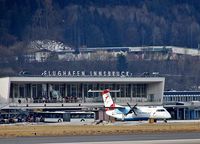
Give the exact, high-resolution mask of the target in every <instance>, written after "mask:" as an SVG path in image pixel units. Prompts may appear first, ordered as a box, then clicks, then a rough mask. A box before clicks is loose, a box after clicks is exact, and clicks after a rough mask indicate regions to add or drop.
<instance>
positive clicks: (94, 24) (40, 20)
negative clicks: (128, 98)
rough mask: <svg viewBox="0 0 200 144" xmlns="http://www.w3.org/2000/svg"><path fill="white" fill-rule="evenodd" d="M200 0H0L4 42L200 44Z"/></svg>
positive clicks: (0, 39) (1, 40)
mask: <svg viewBox="0 0 200 144" xmlns="http://www.w3.org/2000/svg"><path fill="white" fill-rule="evenodd" d="M199 3H200V2H199V1H198V0H176V1H174V0H167V1H163V0H153V1H151V0H134V1H132V0H0V44H1V45H3V46H10V45H12V44H14V43H15V42H18V41H26V42H27V41H28V42H29V41H31V40H37V39H53V40H58V41H62V42H64V43H65V44H67V45H70V46H72V47H82V46H87V47H97V46H141V45H175V46H184V47H194V48H197V47H198V43H200V4H199Z"/></svg>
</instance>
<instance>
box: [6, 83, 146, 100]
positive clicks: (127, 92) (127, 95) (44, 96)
mask: <svg viewBox="0 0 200 144" xmlns="http://www.w3.org/2000/svg"><path fill="white" fill-rule="evenodd" d="M90 89H91V90H104V89H111V90H119V89H120V92H118V93H111V95H112V97H113V100H114V101H117V102H125V101H130V102H137V101H140V102H142V101H145V100H147V84H133V83H22V82H20V83H14V82H13V83H11V87H10V101H11V102H31V103H41V102H46V103H57V102H65V103H91V102H102V96H101V93H98V92H94V93H93V92H88V90H90ZM19 100H20V101H19Z"/></svg>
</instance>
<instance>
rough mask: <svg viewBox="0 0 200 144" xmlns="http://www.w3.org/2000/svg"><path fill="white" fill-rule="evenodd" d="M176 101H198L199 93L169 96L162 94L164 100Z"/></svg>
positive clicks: (199, 98) (199, 99)
mask: <svg viewBox="0 0 200 144" xmlns="http://www.w3.org/2000/svg"><path fill="white" fill-rule="evenodd" d="M173 101H175V102H177V101H182V102H187V101H200V96H199V95H187V96H186V95H185V96H184V95H181V96H177V95H170V96H164V102H173Z"/></svg>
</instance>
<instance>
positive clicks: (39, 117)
mask: <svg viewBox="0 0 200 144" xmlns="http://www.w3.org/2000/svg"><path fill="white" fill-rule="evenodd" d="M34 117H35V121H40V122H94V120H95V113H94V112H84V111H80V112H78V111H74V112H66V111H54V112H49V111H44V112H35V113H34Z"/></svg>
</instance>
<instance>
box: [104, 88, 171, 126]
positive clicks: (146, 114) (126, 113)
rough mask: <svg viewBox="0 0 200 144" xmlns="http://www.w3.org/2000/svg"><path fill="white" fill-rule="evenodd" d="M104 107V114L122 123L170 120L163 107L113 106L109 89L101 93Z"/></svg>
mask: <svg viewBox="0 0 200 144" xmlns="http://www.w3.org/2000/svg"><path fill="white" fill-rule="evenodd" d="M102 96H103V101H104V106H105V109H106V114H107V115H109V116H111V117H114V118H115V119H117V120H122V121H134V120H151V121H152V120H153V121H154V122H156V120H164V122H167V119H170V118H171V115H170V113H169V112H168V111H167V110H166V109H165V108H164V107H163V106H137V104H136V105H134V106H133V107H131V106H130V104H129V103H127V105H128V106H121V105H118V104H115V103H114V102H113V100H112V98H111V95H110V89H106V90H104V91H102Z"/></svg>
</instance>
